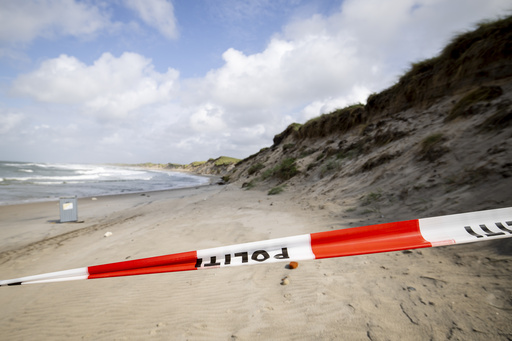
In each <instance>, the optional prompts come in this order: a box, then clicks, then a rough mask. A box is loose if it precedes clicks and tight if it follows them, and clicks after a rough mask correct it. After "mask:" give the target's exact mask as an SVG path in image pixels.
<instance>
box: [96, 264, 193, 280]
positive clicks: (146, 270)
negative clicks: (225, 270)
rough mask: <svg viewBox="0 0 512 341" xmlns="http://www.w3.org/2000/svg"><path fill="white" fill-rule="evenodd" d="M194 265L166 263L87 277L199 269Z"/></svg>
mask: <svg viewBox="0 0 512 341" xmlns="http://www.w3.org/2000/svg"><path fill="white" fill-rule="evenodd" d="M194 265H195V263H194V264H193V265H190V264H173V265H165V266H154V267H151V268H141V269H132V270H121V271H115V272H104V273H99V274H95V275H89V277H88V278H87V279H95V278H108V277H121V276H135V275H149V274H158V273H163V272H176V271H188V270H197V269H196V267H195V266H194Z"/></svg>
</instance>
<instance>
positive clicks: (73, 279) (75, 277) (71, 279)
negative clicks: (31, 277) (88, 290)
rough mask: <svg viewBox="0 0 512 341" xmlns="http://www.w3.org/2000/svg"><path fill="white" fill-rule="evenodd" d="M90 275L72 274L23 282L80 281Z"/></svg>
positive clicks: (23, 283)
mask: <svg viewBox="0 0 512 341" xmlns="http://www.w3.org/2000/svg"><path fill="white" fill-rule="evenodd" d="M88 277H89V275H83V276H72V277H58V278H50V279H42V280H39V281H28V282H22V283H21V284H22V285H25V284H39V283H53V282H67V281H79V280H82V279H87V278H88Z"/></svg>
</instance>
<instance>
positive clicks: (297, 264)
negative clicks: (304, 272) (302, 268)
mask: <svg viewBox="0 0 512 341" xmlns="http://www.w3.org/2000/svg"><path fill="white" fill-rule="evenodd" d="M298 267H299V263H297V262H290V264H288V269H297V268H298Z"/></svg>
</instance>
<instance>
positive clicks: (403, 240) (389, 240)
mask: <svg viewBox="0 0 512 341" xmlns="http://www.w3.org/2000/svg"><path fill="white" fill-rule="evenodd" d="M431 246H432V244H431V243H429V242H428V241H426V240H425V239H424V238H423V237H422V236H421V233H420V227H419V222H418V220H417V219H415V220H406V221H401V222H396V223H387V224H378V225H369V226H363V227H355V228H350V229H344V230H336V231H327V232H318V233H312V234H311V248H312V250H313V253H314V254H315V258H316V259H319V258H330V257H343V256H355V255H362V254H368V253H377V252H388V251H399V250H407V249H416V248H423V247H431Z"/></svg>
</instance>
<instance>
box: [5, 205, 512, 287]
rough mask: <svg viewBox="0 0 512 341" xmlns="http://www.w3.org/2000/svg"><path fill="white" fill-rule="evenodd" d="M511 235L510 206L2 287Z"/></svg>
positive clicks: (78, 271)
mask: <svg viewBox="0 0 512 341" xmlns="http://www.w3.org/2000/svg"><path fill="white" fill-rule="evenodd" d="M511 236H512V207H509V208H502V209H495V210H489V211H480V212H471V213H463V214H454V215H447V216H440V217H434V218H425V219H414V220H406V221H400V222H395V223H385V224H377V225H368V226H362V227H354V228H347V229H342V230H335V231H327V232H318V233H311V234H304V235H299V236H293V237H285V238H278V239H270V240H264V241H259V242H252V243H245V244H236V245H230V246H223V247H216V248H211V249H204V250H197V251H190V252H183V253H175V254H171V255H166V256H158V257H150V258H144V259H137V260H130V261H123V262H118V263H109V264H103V265H94V266H89V267H83V268H77V269H72V270H65V271H58V272H51V273H46V274H41V275H35V276H27V277H21V278H15V279H8V280H0V286H11V285H20V284H34V283H48V282H60V281H71V280H80V279H95V278H107V277H119V276H132V275H147V274H153V273H163V272H175V271H187V270H199V269H211V268H219V267H227V266H239V265H251V264H260V263H275V262H283V261H298V260H308V259H322V258H331V257H344V256H354V255H363V254H371V253H378V252H389V251H400V250H407V249H417V248H426V247H435V246H443V245H450V244H461V243H472V242H478V241H483V240H490V239H498V238H508V237H511Z"/></svg>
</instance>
